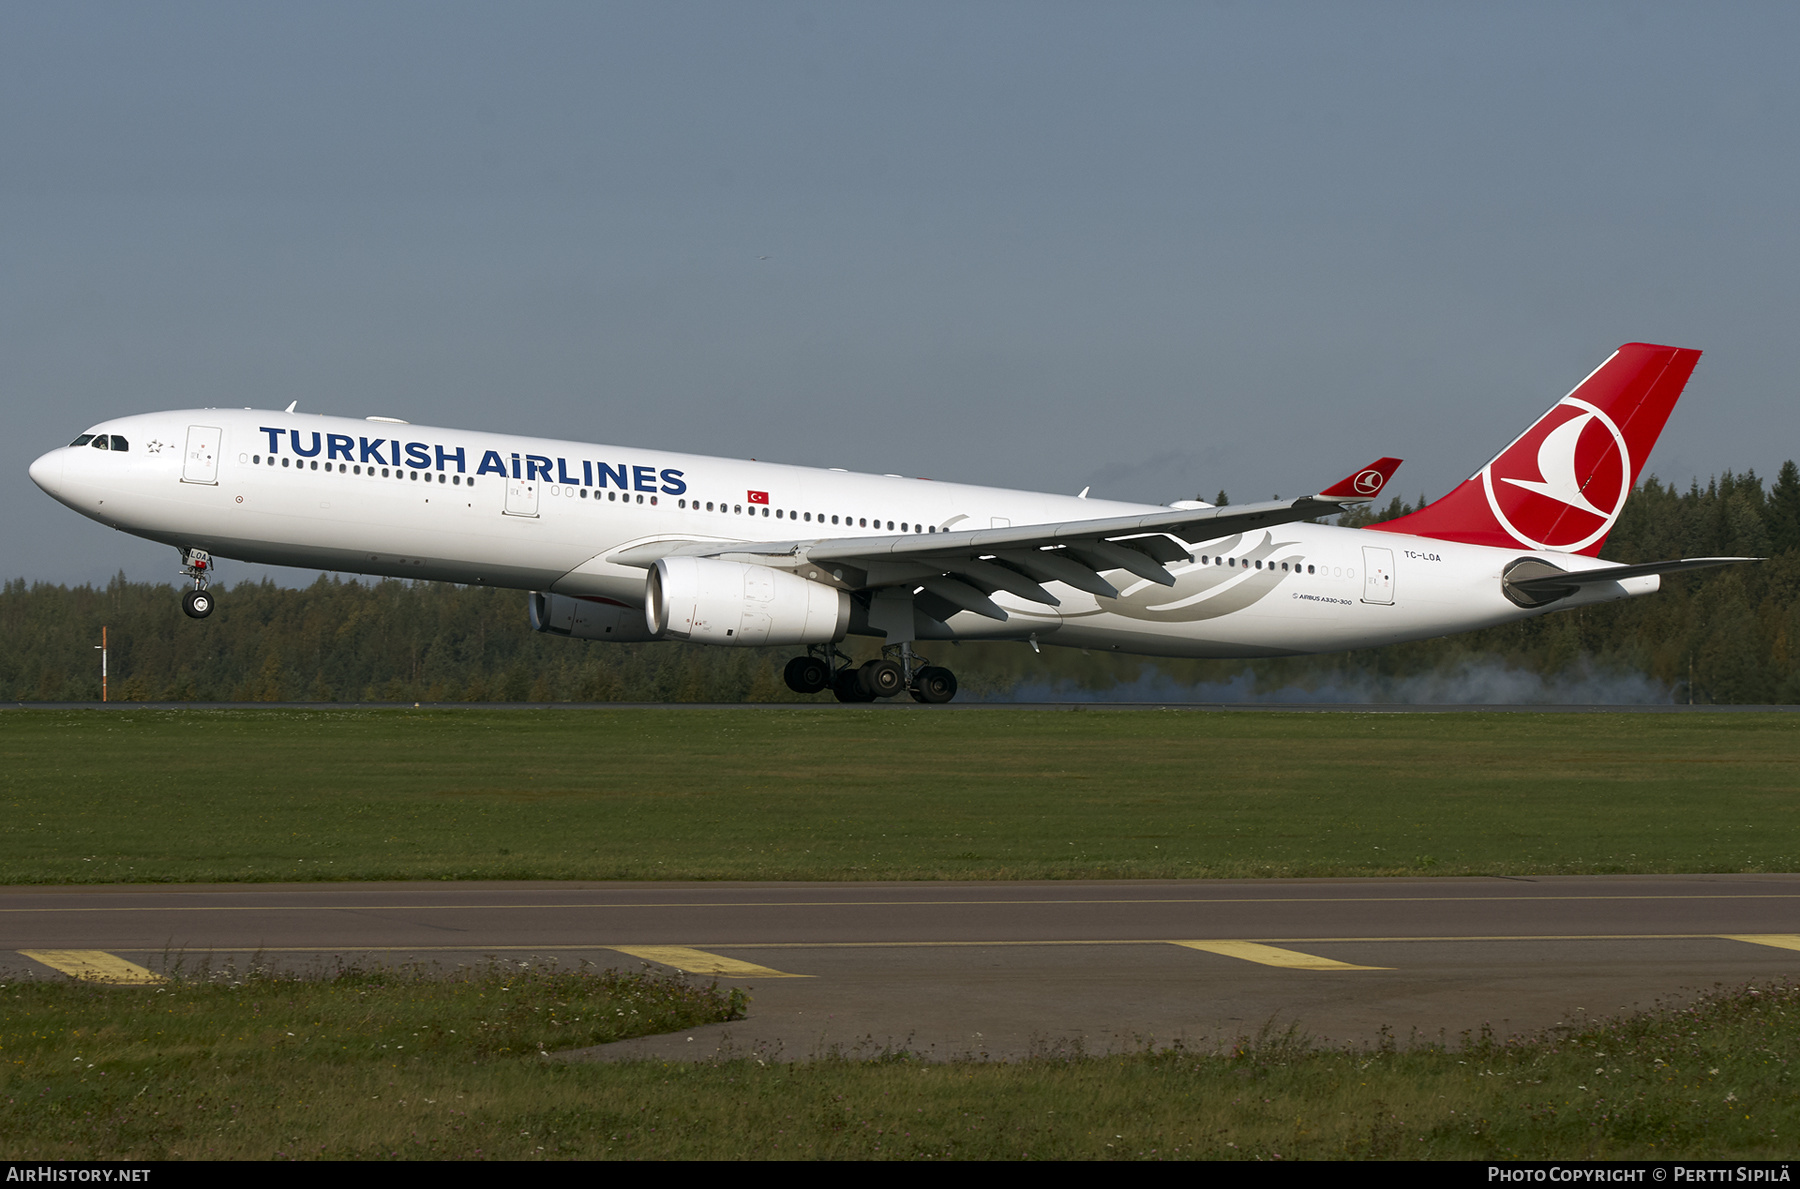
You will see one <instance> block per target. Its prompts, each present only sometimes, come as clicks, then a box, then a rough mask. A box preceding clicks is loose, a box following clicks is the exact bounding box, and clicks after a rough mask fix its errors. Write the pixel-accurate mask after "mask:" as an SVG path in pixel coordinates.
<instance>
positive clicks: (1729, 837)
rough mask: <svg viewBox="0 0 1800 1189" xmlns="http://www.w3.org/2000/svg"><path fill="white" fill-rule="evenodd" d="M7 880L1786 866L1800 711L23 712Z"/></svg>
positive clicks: (0, 768) (7, 725)
mask: <svg viewBox="0 0 1800 1189" xmlns="http://www.w3.org/2000/svg"><path fill="white" fill-rule="evenodd" d="M0 806H3V807H4V816H3V818H0V882H7V883H107V882H130V881H213V880H218V881H240V880H310V879H359V880H360V879H452V878H456V879H784V880H786V879H792V880H808V879H1045V878H1051V879H1054V878H1133V877H1184V878H1185V877H1245V876H1320V875H1393V874H1409V875H1412V874H1443V875H1453V874H1477V873H1487V874H1523V873H1579V872H1594V873H1599V872H1682V871H1710V872H1727V871H1791V870H1794V869H1796V867H1800V832H1797V830H1800V716H1795V715H1779V714H1770V715H1757V714H1730V715H1691V716H1690V715H1630V714H1621V715H1606V714H1592V715H1554V714H1545V715H1534V714H1492V715H1486V714H1468V713H1459V714H1442V715H1437V714H1407V715H1373V714H1371V715H1359V714H1341V713H1340V714H1277V713H1270V714H1257V713H1230V714H1209V713H1204V712H1194V711H1154V712H1117V711H1105V710H1087V711H1082V712H1069V711H1033V710H1013V709H991V710H989V709H980V710H961V711H954V712H949V713H934V712H928V711H920V712H914V713H907V712H892V711H883V710H875V709H859V708H840V707H828V708H818V707H794V708H784V709H745V710H688V709H668V710H660V709H622V710H591V711H589V710H569V711H555V712H545V713H532V712H527V711H516V710H506V711H484V710H345V711H312V710H307V711H291V710H271V711H254V710H229V711H224V710H214V711H208V710H191V711H157V710H143V711H119V712H108V713H96V712H91V711H49V710H18V711H7V712H5V713H3V714H0Z"/></svg>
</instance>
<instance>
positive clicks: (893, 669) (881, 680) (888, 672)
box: [856, 657, 906, 698]
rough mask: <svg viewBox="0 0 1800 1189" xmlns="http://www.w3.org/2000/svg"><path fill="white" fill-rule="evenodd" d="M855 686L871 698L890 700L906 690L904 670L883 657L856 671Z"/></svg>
mask: <svg viewBox="0 0 1800 1189" xmlns="http://www.w3.org/2000/svg"><path fill="white" fill-rule="evenodd" d="M856 684H857V686H858V688H860V689H861V690H862V692H863V693H865V694H867V695H869V697H871V698H891V697H893V696H894V695H895V694H897V693H899V692H900V691H901V690H903V689H905V688H906V670H904V669H902V668H901V667H900V666H899V664H898V663H897V662H895V661H890V660H888V659H887V658H886V657H883V658H882V659H881V660H878V661H870V662H869V663H868V664H866V665H864V666H863V667H862V668H860V669H858V670H857V671H856Z"/></svg>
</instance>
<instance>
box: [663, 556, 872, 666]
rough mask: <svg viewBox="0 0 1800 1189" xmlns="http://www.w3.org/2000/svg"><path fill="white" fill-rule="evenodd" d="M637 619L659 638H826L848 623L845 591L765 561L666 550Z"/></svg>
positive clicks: (746, 642) (745, 641)
mask: <svg viewBox="0 0 1800 1189" xmlns="http://www.w3.org/2000/svg"><path fill="white" fill-rule="evenodd" d="M644 622H645V624H646V625H647V626H648V628H649V630H650V634H651V635H652V636H653V637H655V638H656V639H659V640H691V641H693V642H694V643H696V644H730V645H739V646H743V647H754V646H756V645H759V644H829V643H831V642H832V641H834V640H842V639H843V638H844V633H845V631H847V630H848V629H849V627H850V595H849V594H848V593H847V592H845V591H841V590H838V589H836V588H835V587H830V586H825V585H823V584H821V583H818V582H809V581H807V580H806V579H805V578H802V577H800V576H799V575H797V574H790V573H788V572H787V571H786V570H772V569H770V568H769V567H768V566H751V565H745V564H743V563H742V562H735V561H719V560H717V559H716V558H710V557H665V558H663V559H662V560H660V561H658V562H657V563H656V568H655V569H653V570H651V571H650V577H649V578H648V579H647V580H646V582H645V586H644Z"/></svg>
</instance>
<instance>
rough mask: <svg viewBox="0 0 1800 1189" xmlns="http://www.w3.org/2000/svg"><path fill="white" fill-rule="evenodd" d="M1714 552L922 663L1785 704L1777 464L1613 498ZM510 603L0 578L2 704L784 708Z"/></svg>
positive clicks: (741, 663) (1626, 550)
mask: <svg viewBox="0 0 1800 1189" xmlns="http://www.w3.org/2000/svg"><path fill="white" fill-rule="evenodd" d="M1223 497H1224V493H1223V492H1221V493H1220V499H1219V500H1217V501H1215V502H1223ZM1421 502H1423V501H1422V500H1421ZM1413 507H1414V505H1412V504H1409V503H1406V502H1405V501H1403V500H1400V499H1398V498H1396V499H1395V500H1393V501H1392V502H1391V503H1389V504H1388V505H1387V506H1386V507H1384V508H1379V509H1376V508H1369V509H1361V510H1358V511H1357V512H1355V513H1352V514H1350V515H1348V516H1346V517H1344V518H1342V521H1341V522H1342V523H1347V524H1350V525H1352V526H1361V525H1367V524H1373V523H1379V522H1381V521H1384V520H1389V519H1392V518H1394V517H1397V516H1401V515H1404V514H1405V513H1407V512H1409V511H1412V510H1413ZM1717 555H1732V556H1749V557H1766V558H1768V559H1769V560H1768V561H1766V562H1764V563H1763V564H1761V565H1757V566H1737V567H1731V568H1729V569H1724V570H1716V571H1706V572H1703V573H1698V574H1691V575H1677V576H1672V577H1668V578H1665V579H1664V580H1663V589H1662V591H1661V593H1659V594H1656V595H1652V596H1650V597H1648V598H1640V599H1631V600H1627V601H1625V602H1622V603H1613V604H1607V605H1604V606H1599V607H1588V608H1583V609H1579V610H1576V611H1571V612H1566V613H1553V614H1550V615H1547V616H1543V617H1541V618H1538V619H1534V620H1530V621H1527V622H1525V623H1521V624H1514V625H1510V626H1507V627H1502V628H1493V629H1489V630H1486V631H1481V632H1471V633H1466V634H1463V635H1460V636H1452V637H1447V638H1444V639H1439V640H1425V641H1419V642H1417V643H1413V644H1401V645H1395V646H1392V647H1389V648H1383V649H1374V650H1367V651H1358V652H1348V653H1338V654H1332V655H1327V656H1319V657H1296V658H1283V659H1275V660H1264V661H1251V662H1245V661H1171V660H1145V659H1141V658H1129V657H1119V656H1114V655H1103V654H1091V655H1090V654H1087V653H1083V652H1079V651H1077V650H1073V649H1059V648H1045V649H1044V651H1043V653H1042V654H1041V655H1039V654H1036V653H1033V652H1032V651H1031V650H1030V649H1029V648H1027V647H1026V646H1024V645H1021V644H965V645H960V646H952V645H946V644H934V645H923V646H921V651H924V652H927V653H930V654H931V657H932V659H933V660H934V661H935V662H937V663H940V664H947V665H949V666H950V667H951V668H953V669H954V670H955V671H956V673H957V676H958V678H959V679H960V681H961V683H962V686H963V689H964V690H965V694H964V696H965V697H993V698H1003V697H1008V696H1012V695H1014V694H1015V693H1018V692H1020V691H1028V692H1035V693H1036V694H1038V695H1044V694H1050V695H1058V694H1070V693H1075V694H1079V693H1081V692H1084V691H1086V692H1097V693H1104V692H1105V691H1108V690H1116V689H1118V688H1121V687H1132V686H1133V683H1139V684H1140V685H1141V684H1143V683H1144V682H1145V681H1146V680H1147V679H1154V681H1153V686H1154V688H1155V689H1156V690H1158V691H1161V692H1160V694H1159V696H1176V695H1178V694H1179V692H1180V690H1181V689H1182V688H1184V687H1187V688H1203V689H1209V690H1213V689H1218V688H1228V689H1230V690H1232V691H1234V692H1237V693H1242V694H1246V695H1257V694H1266V693H1267V692H1268V691H1272V690H1296V691H1306V690H1314V689H1321V688H1347V687H1354V688H1364V689H1373V690H1377V691H1379V690H1380V689H1382V688H1388V687H1387V686H1383V685H1381V684H1380V683H1382V682H1389V683H1391V682H1394V681H1402V680H1405V679H1408V678H1414V677H1418V676H1420V675H1427V674H1433V673H1445V672H1453V671H1459V667H1460V669H1467V668H1468V667H1469V666H1474V665H1481V666H1490V667H1499V668H1502V669H1504V670H1506V671H1509V672H1515V673H1526V674H1532V675H1536V676H1538V677H1542V678H1554V677H1556V676H1558V675H1560V674H1568V673H1571V672H1583V673H1600V674H1613V675H1628V676H1631V677H1633V678H1635V679H1638V680H1640V681H1641V682H1643V683H1647V684H1646V685H1645V686H1644V687H1643V688H1653V689H1657V690H1662V691H1666V695H1667V696H1669V697H1672V698H1675V699H1676V700H1680V701H1687V700H1689V699H1691V700H1693V701H1695V702H1719V703H1771V702H1781V703H1795V702H1800V655H1797V652H1796V649H1795V647H1794V645H1795V641H1796V640H1800V472H1797V471H1796V468H1795V464H1794V463H1792V462H1788V463H1785V464H1784V465H1783V466H1782V467H1781V470H1780V472H1779V474H1778V476H1777V478H1776V480H1775V482H1774V483H1773V484H1765V483H1764V482H1763V481H1762V480H1761V479H1759V478H1758V477H1757V476H1756V475H1755V473H1754V472H1749V471H1746V472H1744V473H1743V474H1741V475H1740V474H1732V473H1730V472H1727V473H1725V474H1723V475H1720V476H1718V477H1717V478H1715V479H1713V480H1711V481H1710V482H1708V483H1707V484H1706V485H1705V486H1704V487H1702V486H1701V485H1700V484H1698V483H1697V482H1696V483H1694V484H1691V485H1690V486H1689V487H1688V489H1687V490H1685V491H1682V490H1680V489H1678V488H1676V487H1673V486H1668V485H1665V484H1663V483H1661V482H1659V481H1658V480H1657V479H1656V478H1654V477H1651V478H1649V479H1647V480H1645V481H1644V483H1643V484H1641V485H1640V486H1639V487H1638V488H1637V489H1636V490H1635V491H1634V492H1633V493H1632V496H1631V498H1630V500H1629V501H1628V502H1627V504H1626V506H1625V510H1624V512H1623V514H1622V515H1621V516H1620V518H1619V523H1618V525H1617V526H1616V527H1615V528H1614V530H1613V532H1612V534H1611V536H1610V537H1609V538H1608V540H1607V544H1606V549H1605V552H1604V554H1603V556H1605V557H1607V558H1608V559H1610V560H1614V561H1621V562H1637V561H1652V560H1657V559H1661V558H1670V557H1696V556H1717ZM525 601H526V596H525V595H524V594H523V593H522V592H519V591H496V590H490V589H486V588H480V587H459V586H454V585H450V584H447V583H431V582H400V581H392V580H389V581H375V582H364V581H353V580H352V581H346V580H342V579H338V578H333V577H321V578H320V579H319V580H318V581H316V582H314V583H313V584H312V585H311V586H308V587H306V588H304V589H300V590H294V589H288V588H284V587H280V586H276V585H275V584H274V583H272V582H262V583H249V582H245V583H239V584H238V585H236V586H234V587H231V588H230V589H229V590H227V591H225V592H224V597H222V598H221V599H220V600H219V604H218V610H217V611H216V612H215V613H214V614H213V616H212V617H211V618H209V619H206V620H203V621H194V620H190V619H188V618H186V617H185V616H183V615H182V614H181V612H180V609H179V606H178V593H177V591H176V590H175V589H174V588H172V587H169V586H165V585H157V584H152V583H141V582H128V581H126V580H125V579H124V578H123V577H119V578H115V579H114V580H113V581H112V582H110V583H108V584H107V585H106V586H104V587H94V586H77V587H72V588H71V587H67V586H61V585H51V584H48V583H42V582H39V583H27V582H26V581H25V580H24V579H17V580H14V581H11V582H8V583H6V585H5V588H4V591H3V592H0V629H3V630H0V697H10V698H11V699H13V700H16V701H22V702H31V701H78V700H91V699H97V698H98V697H99V696H100V654H99V652H98V651H97V650H96V645H98V644H99V643H100V635H101V627H102V625H104V626H105V627H106V629H107V639H108V644H109V651H110V671H111V675H112V676H111V681H110V688H109V695H110V696H111V697H112V698H114V699H116V700H121V701H198V702H211V701H242V702H253V701H318V702H332V701H339V702H345V701H405V702H413V701H419V702H424V701H433V702H438V701H530V702H554V701H705V702H735V701H792V700H801V699H799V698H798V697H797V695H794V694H792V693H791V692H789V691H788V689H787V688H786V686H785V685H783V683H782V680H781V666H782V665H783V664H784V663H785V662H786V660H787V658H788V657H790V656H792V655H793V654H794V652H795V651H796V650H795V649H788V648H781V649H726V648H708V647H704V646H692V645H684V644H605V643H598V642H584V641H576V640H568V639H564V638H561V637H556V636H547V635H541V634H538V633H534V632H532V631H531V630H530V627H529V625H528V623H527V618H526V602H525ZM845 647H846V650H847V651H849V652H851V653H852V654H854V655H855V656H856V657H857V659H862V658H863V657H866V656H872V655H874V653H875V650H876V647H877V645H876V642H875V641H864V640H856V639H853V640H852V641H850V642H849V643H848V644H847V645H846V646H845ZM1371 683H1375V684H1371ZM1377 696H1379V694H1377ZM819 697H827V698H828V697H829V695H819ZM808 700H810V699H808Z"/></svg>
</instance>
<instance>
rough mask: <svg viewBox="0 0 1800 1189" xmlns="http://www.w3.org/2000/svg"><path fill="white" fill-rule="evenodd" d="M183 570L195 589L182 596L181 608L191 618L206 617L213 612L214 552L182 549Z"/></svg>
mask: <svg viewBox="0 0 1800 1189" xmlns="http://www.w3.org/2000/svg"><path fill="white" fill-rule="evenodd" d="M181 572H182V574H183V575H184V576H186V577H187V578H189V579H190V580H192V582H193V584H194V589H192V590H190V591H188V592H187V593H186V594H184V595H182V596H181V610H182V611H183V612H184V613H185V614H186V615H187V617H188V618H189V619H205V618H206V617H207V616H208V615H211V614H212V613H213V597H212V591H210V590H208V589H207V588H208V587H209V586H211V585H212V554H210V553H207V552H206V551H205V550H203V549H183V550H182V551H181Z"/></svg>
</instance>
